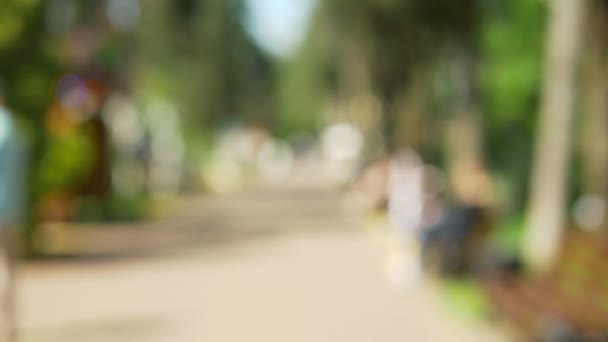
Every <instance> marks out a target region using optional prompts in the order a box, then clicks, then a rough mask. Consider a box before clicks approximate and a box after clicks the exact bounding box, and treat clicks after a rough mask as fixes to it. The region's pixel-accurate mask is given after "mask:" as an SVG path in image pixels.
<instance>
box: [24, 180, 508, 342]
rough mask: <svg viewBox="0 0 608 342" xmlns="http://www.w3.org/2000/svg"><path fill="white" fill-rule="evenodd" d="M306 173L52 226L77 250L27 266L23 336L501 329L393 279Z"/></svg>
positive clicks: (225, 339)
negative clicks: (141, 218) (126, 218)
mask: <svg viewBox="0 0 608 342" xmlns="http://www.w3.org/2000/svg"><path fill="white" fill-rule="evenodd" d="M304 174H306V173H304ZM309 178H310V177H308V178H307V177H305V176H302V177H295V176H294V177H293V178H292V179H289V180H287V181H285V182H282V183H279V184H260V185H257V186H255V187H253V188H251V189H249V190H247V191H245V192H243V193H240V194H238V195H230V196H215V197H214V196H206V197H196V198H188V199H183V200H180V201H179V202H177V203H173V204H172V205H171V208H170V210H167V212H171V214H169V215H165V217H163V218H161V219H158V220H155V221H153V222H147V223H138V224H135V225H126V224H119V225H108V226H107V227H106V226H103V227H96V228H97V229H92V228H91V227H82V226H65V225H58V226H56V227H53V228H51V230H53V229H54V230H58V231H62V230H63V236H64V237H61V238H57V237H56V238H55V239H56V241H54V242H53V243H54V244H55V247H54V248H56V249H57V250H65V251H67V252H66V253H64V254H61V255H58V257H57V258H55V259H51V260H47V261H44V262H32V263H28V264H27V265H24V266H23V267H22V270H21V274H20V279H19V284H20V289H19V316H20V327H21V341H26V342H38V341H53V342H54V341H61V342H71V341H74V342H89V341H90V342H93V341H112V342H127V341H128V342H131V341H142V342H155V341H194V342H196V341H218V342H233V341H234V342H237V341H238V342H240V341H251V342H254V341H260V342H273V341H276V342H285V341H289V342H298V341H302V342H310V341H315V342H340V341H345V342H359V341H360V342H372V341H382V342H391V341H401V342H402V341H467V342H469V341H484V342H485V341H501V340H503V339H502V337H501V336H500V334H499V333H498V332H496V331H494V330H493V329H492V328H490V327H489V326H487V325H485V324H484V323H481V322H474V321H471V320H468V319H464V318H461V317H458V314H457V313H454V312H449V311H447V309H446V307H445V306H444V305H443V303H441V302H439V299H438V298H437V294H436V293H435V292H434V291H433V290H432V289H430V288H429V287H428V286H424V285H420V286H417V287H415V288H408V289H405V288H401V287H398V286H394V285H392V284H391V282H390V281H389V280H388V278H387V276H386V274H385V271H384V268H385V262H386V255H385V251H384V250H382V248H379V247H378V245H377V244H374V243H373V242H372V241H371V240H370V237H369V234H368V233H367V232H366V231H365V230H364V229H362V227H361V226H360V225H359V224H358V223H357V222H356V221H355V220H352V219H349V218H348V217H346V216H344V215H343V214H342V211H341V210H340V207H339V205H338V203H339V197H338V193H337V192H336V191H334V190H332V188H331V187H329V186H327V184H324V183H322V182H316V181H314V180H311V179H309ZM61 235H62V234H57V236H61Z"/></svg>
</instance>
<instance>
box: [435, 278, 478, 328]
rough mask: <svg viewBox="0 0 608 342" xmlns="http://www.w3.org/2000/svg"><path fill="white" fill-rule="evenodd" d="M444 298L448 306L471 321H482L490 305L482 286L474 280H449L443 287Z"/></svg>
mask: <svg viewBox="0 0 608 342" xmlns="http://www.w3.org/2000/svg"><path fill="white" fill-rule="evenodd" d="M441 292H442V296H443V297H444V299H445V301H446V302H447V303H448V306H449V307H450V308H451V309H452V310H454V311H457V312H458V313H460V314H463V315H464V316H466V317H468V318H471V319H481V318H483V317H484V316H485V315H486V313H487V312H488V308H489V304H488V302H487V300H486V298H485V296H484V295H483V292H482V289H481V287H480V285H479V284H478V283H477V282H476V281H475V280H473V279H447V280H445V281H444V282H443V283H442V285H441Z"/></svg>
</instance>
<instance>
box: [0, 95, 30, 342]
mask: <svg viewBox="0 0 608 342" xmlns="http://www.w3.org/2000/svg"><path fill="white" fill-rule="evenodd" d="M22 146H23V145H22V143H21V141H20V139H19V136H18V134H17V129H16V126H15V122H14V121H13V119H12V117H11V113H10V112H9V110H8V109H7V108H6V107H5V105H4V96H3V93H2V89H1V88H0V262H1V263H0V266H1V268H0V291H1V292H0V296H1V297H0V339H2V341H10V340H13V338H14V336H15V326H16V324H15V295H14V292H15V279H14V278H15V268H16V260H17V238H16V236H17V234H16V228H17V227H18V226H19V225H20V221H21V215H22V211H23V207H24V205H23V204H24V202H23V199H24V195H25V168H24V151H23V150H22Z"/></svg>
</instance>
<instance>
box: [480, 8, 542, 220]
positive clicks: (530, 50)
mask: <svg viewBox="0 0 608 342" xmlns="http://www.w3.org/2000/svg"><path fill="white" fill-rule="evenodd" d="M487 7H488V8H487V11H486V15H485V17H484V21H483V30H482V36H481V38H482V51H483V65H482V85H483V92H482V93H483V99H484V112H485V116H484V117H485V122H484V124H485V130H486V142H487V146H486V155H487V157H488V160H489V162H490V164H491V166H492V168H494V169H496V170H500V172H501V174H503V175H505V176H506V178H507V179H508V181H509V183H510V184H511V186H512V187H514V189H515V191H513V193H514V196H515V198H514V199H513V200H514V202H515V203H517V204H518V206H517V207H516V208H519V209H521V208H522V207H523V205H525V198H526V189H527V179H528V173H529V165H530V159H531V151H532V139H533V135H534V127H535V123H536V114H537V111H538V98H539V90H540V88H541V83H540V82H541V75H542V53H543V46H544V21H545V15H546V13H545V6H544V4H543V3H541V2H539V1H536V0H517V1H510V2H508V3H501V4H500V5H493V6H487ZM507 141H508V143H505V142H507Z"/></svg>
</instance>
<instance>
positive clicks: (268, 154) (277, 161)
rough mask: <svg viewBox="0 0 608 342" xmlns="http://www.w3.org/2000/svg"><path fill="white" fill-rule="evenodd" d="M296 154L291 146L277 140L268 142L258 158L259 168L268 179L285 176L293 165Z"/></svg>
mask: <svg viewBox="0 0 608 342" xmlns="http://www.w3.org/2000/svg"><path fill="white" fill-rule="evenodd" d="M293 163H294V156H293V152H292V150H291V147H290V146H289V145H288V144H286V143H284V142H279V141H276V140H270V141H268V142H266V143H265V144H264V145H263V146H262V148H261V149H260V152H259V154H258V158H257V164H258V168H259V170H260V174H261V175H262V177H264V178H266V179H279V178H284V177H285V176H287V175H288V174H289V172H290V171H291V169H292V167H293Z"/></svg>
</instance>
